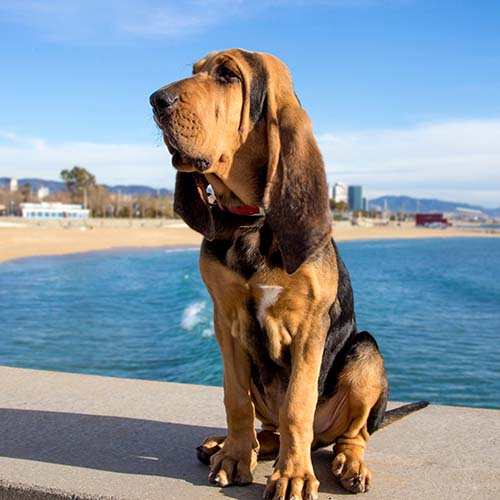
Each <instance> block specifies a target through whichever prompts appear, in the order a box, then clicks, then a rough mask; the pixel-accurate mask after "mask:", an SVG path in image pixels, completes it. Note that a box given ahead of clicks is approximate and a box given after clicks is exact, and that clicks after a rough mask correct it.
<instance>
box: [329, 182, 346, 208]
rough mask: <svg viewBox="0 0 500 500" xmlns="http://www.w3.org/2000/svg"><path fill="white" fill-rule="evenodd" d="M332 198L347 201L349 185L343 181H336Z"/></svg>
mask: <svg viewBox="0 0 500 500" xmlns="http://www.w3.org/2000/svg"><path fill="white" fill-rule="evenodd" d="M332 198H333V201H334V202H335V203H339V202H341V201H343V202H344V203H347V185H346V184H344V183H343V182H336V183H335V184H334V185H333V190H332Z"/></svg>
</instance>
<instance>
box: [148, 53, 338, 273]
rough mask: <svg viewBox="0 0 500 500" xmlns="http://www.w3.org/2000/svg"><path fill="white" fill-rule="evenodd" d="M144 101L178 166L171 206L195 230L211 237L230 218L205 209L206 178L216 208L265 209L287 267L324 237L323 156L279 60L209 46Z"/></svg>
mask: <svg viewBox="0 0 500 500" xmlns="http://www.w3.org/2000/svg"><path fill="white" fill-rule="evenodd" d="M150 101H151V104H152V106H153V110H154V117H155V121H156V123H157V124H158V126H159V127H160V129H161V130H162V132H163V136H164V140H165V143H166V145H167V147H168V149H169V151H170V153H171V154H172V163H173V165H174V167H175V168H176V169H177V170H178V173H177V181H176V191H175V209H176V211H177V213H179V215H181V217H183V218H184V220H185V221H186V222H187V223H188V224H189V225H190V226H191V227H192V228H193V229H195V230H196V231H198V232H200V233H202V234H203V235H204V236H205V237H206V238H207V239H210V240H211V239H214V238H217V237H218V233H219V232H220V228H222V227H223V226H224V224H226V223H227V221H228V220H230V219H231V217H227V214H225V213H224V211H223V210H220V209H216V210H213V209H211V207H210V205H209V203H208V200H207V195H206V191H205V188H206V186H207V185H208V184H211V185H212V186H213V189H214V190H215V193H216V196H217V199H218V200H219V204H220V206H221V207H224V206H225V207H229V208H231V207H238V206H241V205H253V206H257V207H262V208H263V209H264V212H265V215H266V221H267V223H268V224H269V225H270V227H271V229H272V230H273V233H274V236H275V238H276V240H277V243H278V245H279V248H280V251H281V254H282V257H283V262H284V264H285V268H286V270H287V271H288V272H290V273H291V272H294V271H295V270H296V269H297V268H298V267H299V266H300V265H301V264H302V263H303V262H304V261H305V260H306V259H307V258H308V257H310V256H311V255H312V254H313V253H314V252H315V251H316V250H317V249H318V248H319V247H321V246H322V245H324V244H325V242H326V241H327V240H328V239H329V238H330V233H331V216H330V212H329V209H328V193H327V185H326V179H325V172H324V167H323V160H322V158H321V154H320V152H319V149H318V147H317V144H316V141H315V140H314V137H313V134H312V127H311V123H310V120H309V118H308V116H307V114H306V113H305V111H304V110H303V109H302V108H301V106H300V103H299V101H298V99H297V96H296V95H295V93H294V90H293V84H292V79H291V76H290V73H289V71H288V69H287V67H286V66H285V65H284V64H283V63H282V62H281V61H280V60H278V59H277V58H275V57H273V56H271V55H269V54H261V53H255V52H247V51H244V50H240V49H231V50H226V51H222V52H214V53H212V54H209V55H208V56H206V57H205V58H204V59H202V60H201V61H199V62H197V63H196V64H195V65H194V67H193V75H192V76H191V77H190V78H187V79H185V80H180V81H178V82H175V83H172V84H170V85H167V86H165V87H162V88H161V89H159V90H158V91H156V92H155V93H154V94H153V95H152V96H151V98H150ZM234 217H235V216H232V219H231V221H232V223H234ZM247 223H248V221H247Z"/></svg>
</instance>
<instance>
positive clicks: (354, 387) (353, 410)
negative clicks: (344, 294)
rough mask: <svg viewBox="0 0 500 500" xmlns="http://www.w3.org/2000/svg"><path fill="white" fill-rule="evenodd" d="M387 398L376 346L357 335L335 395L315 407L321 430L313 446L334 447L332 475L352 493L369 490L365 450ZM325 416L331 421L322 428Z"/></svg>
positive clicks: (367, 335)
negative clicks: (330, 445) (328, 444)
mask: <svg viewBox="0 0 500 500" xmlns="http://www.w3.org/2000/svg"><path fill="white" fill-rule="evenodd" d="M387 397H388V386H387V379H386V376H385V370H384V361H383V359H382V356H381V354H380V352H379V350H378V348H377V344H376V342H375V340H374V339H373V337H372V336H371V335H370V334H369V333H367V332H362V333H359V334H357V335H356V337H355V340H354V344H353V345H352V347H351V348H350V350H349V352H348V353H347V356H346V359H345V363H344V366H343V368H342V369H341V371H340V373H339V375H338V382H337V389H336V392H335V394H334V395H333V396H332V397H331V398H330V399H329V400H328V401H326V402H324V403H323V404H322V405H321V407H318V410H317V424H316V425H315V427H316V426H318V427H320V428H321V431H320V432H319V435H317V436H316V439H315V441H316V446H318V445H322V444H326V443H334V447H333V452H334V459H333V462H332V472H333V474H334V475H335V476H336V477H337V478H338V479H339V481H340V483H341V484H342V486H343V487H344V488H346V489H347V490H348V491H351V492H352V493H361V492H365V491H368V489H369V487H370V481H371V473H370V470H369V469H368V467H367V466H366V464H365V463H364V454H365V448H366V443H367V441H368V439H369V437H370V434H371V433H373V432H374V431H375V430H376V429H377V427H378V425H379V424H380V422H381V420H382V418H383V415H384V411H385V407H386V403H387ZM327 413H329V414H330V417H329V418H330V419H331V421H330V422H329V424H328V426H327V427H326V428H325V422H328V415H327Z"/></svg>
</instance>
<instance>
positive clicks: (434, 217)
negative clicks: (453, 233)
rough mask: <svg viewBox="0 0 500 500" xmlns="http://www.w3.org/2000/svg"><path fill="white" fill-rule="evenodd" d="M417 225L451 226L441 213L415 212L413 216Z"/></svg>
mask: <svg viewBox="0 0 500 500" xmlns="http://www.w3.org/2000/svg"><path fill="white" fill-rule="evenodd" d="M415 221H416V224H417V226H438V225H439V226H451V224H450V223H449V222H448V219H445V218H444V217H443V214H439V213H435V214H417V215H416V216H415Z"/></svg>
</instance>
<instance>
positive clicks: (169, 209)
mask: <svg viewBox="0 0 500 500" xmlns="http://www.w3.org/2000/svg"><path fill="white" fill-rule="evenodd" d="M60 176H61V179H62V180H63V182H64V184H65V185H66V191H58V192H54V193H50V194H49V196H47V197H46V198H44V199H43V201H47V202H60V203H73V204H78V205H82V206H83V207H84V208H88V209H89V210H90V214H91V216H92V217H122V218H132V217H134V218H136V217H139V218H150V219H156V218H165V217H167V218H172V217H175V214H174V211H173V196H172V195H159V194H155V195H148V194H141V195H130V194H122V193H114V192H111V191H109V189H107V188H106V187H105V186H103V185H100V184H98V183H97V181H96V177H95V175H93V174H92V173H91V172H89V171H88V170H87V169H85V168H83V167H79V166H74V167H73V168H71V169H64V170H62V171H61V173H60ZM39 201H40V199H39V198H38V195H37V193H36V192H34V190H33V188H32V186H31V185H29V184H23V185H22V186H20V187H19V189H18V190H17V191H14V192H11V191H9V190H7V189H0V207H1V206H2V205H3V207H4V209H3V211H4V212H5V213H8V214H12V215H14V214H17V215H18V214H20V211H21V209H20V204H21V203H38V202H39Z"/></svg>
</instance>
